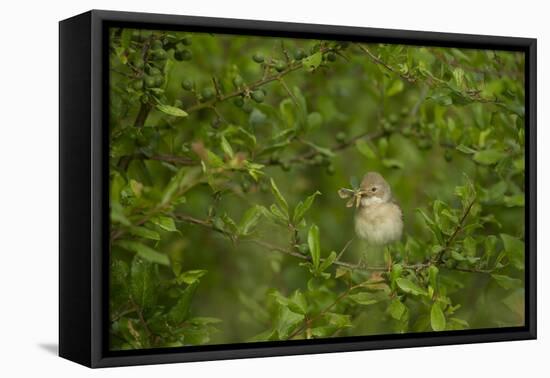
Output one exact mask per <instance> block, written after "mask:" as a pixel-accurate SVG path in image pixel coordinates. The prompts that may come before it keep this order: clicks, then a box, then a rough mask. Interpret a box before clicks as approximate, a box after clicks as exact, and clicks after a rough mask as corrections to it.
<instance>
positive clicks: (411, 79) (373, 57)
mask: <svg viewBox="0 0 550 378" xmlns="http://www.w3.org/2000/svg"><path fill="white" fill-rule="evenodd" d="M357 47H359V48H360V49H361V50H362V51H363V52H364V53H366V54H367V55H368V57H369V58H370V59H371V60H372V61H373V62H374V63H376V64H378V65H381V66H382V67H384V68H385V69H387V70H388V71H390V72H393V73H394V74H396V75H399V76H400V77H401V78H402V79H403V80H406V81H408V82H409V83H416V78H415V77H413V76H411V75H406V74H403V73H401V72H399V70H398V69H396V68H394V67H392V66H390V65H389V64H387V63H386V62H384V61H383V60H381V59H380V58H379V57H377V56H376V55H374V54H373V53H372V52H371V51H370V50H369V49H368V48H366V47H365V46H364V45H363V44H361V43H357Z"/></svg>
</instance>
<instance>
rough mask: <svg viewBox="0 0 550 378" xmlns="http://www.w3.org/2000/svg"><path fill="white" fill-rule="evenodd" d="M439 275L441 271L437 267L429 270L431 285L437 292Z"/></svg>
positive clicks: (432, 266)
mask: <svg viewBox="0 0 550 378" xmlns="http://www.w3.org/2000/svg"><path fill="white" fill-rule="evenodd" d="M438 273H439V269H437V267H436V266H434V265H430V267H429V268H428V277H429V281H430V285H431V286H432V287H433V288H434V290H437V274H438Z"/></svg>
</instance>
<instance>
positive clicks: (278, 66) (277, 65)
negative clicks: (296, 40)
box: [275, 61, 286, 72]
mask: <svg viewBox="0 0 550 378" xmlns="http://www.w3.org/2000/svg"><path fill="white" fill-rule="evenodd" d="M285 68H286V64H285V63H284V62H281V61H278V62H277V63H275V69H276V70H277V72H281V71H284V70H285Z"/></svg>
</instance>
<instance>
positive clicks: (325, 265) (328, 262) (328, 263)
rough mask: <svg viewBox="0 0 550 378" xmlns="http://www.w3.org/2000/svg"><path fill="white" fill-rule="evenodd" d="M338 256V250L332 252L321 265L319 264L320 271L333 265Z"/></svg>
mask: <svg viewBox="0 0 550 378" xmlns="http://www.w3.org/2000/svg"><path fill="white" fill-rule="evenodd" d="M337 256H338V255H337V254H336V252H334V251H332V252H330V254H329V255H328V257H327V258H326V259H324V260H323V262H322V263H321V265H320V266H319V272H324V271H325V270H327V269H328V268H329V267H330V266H331V265H332V263H334V262H335V261H336V257H337Z"/></svg>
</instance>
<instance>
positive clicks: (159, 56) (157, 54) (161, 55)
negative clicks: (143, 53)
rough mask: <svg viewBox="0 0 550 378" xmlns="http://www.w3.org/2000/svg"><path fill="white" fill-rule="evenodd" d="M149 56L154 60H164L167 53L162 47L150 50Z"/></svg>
mask: <svg viewBox="0 0 550 378" xmlns="http://www.w3.org/2000/svg"><path fill="white" fill-rule="evenodd" d="M151 57H152V58H153V59H154V60H166V59H167V58H168V54H167V53H166V50H164V49H156V50H153V51H152V52H151Z"/></svg>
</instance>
